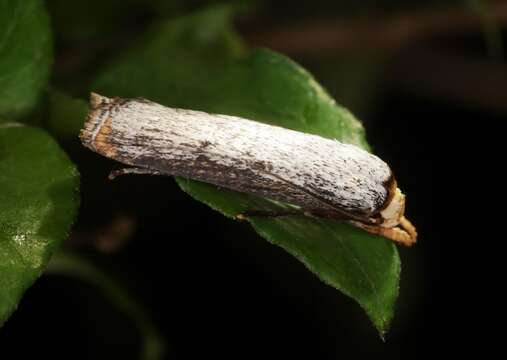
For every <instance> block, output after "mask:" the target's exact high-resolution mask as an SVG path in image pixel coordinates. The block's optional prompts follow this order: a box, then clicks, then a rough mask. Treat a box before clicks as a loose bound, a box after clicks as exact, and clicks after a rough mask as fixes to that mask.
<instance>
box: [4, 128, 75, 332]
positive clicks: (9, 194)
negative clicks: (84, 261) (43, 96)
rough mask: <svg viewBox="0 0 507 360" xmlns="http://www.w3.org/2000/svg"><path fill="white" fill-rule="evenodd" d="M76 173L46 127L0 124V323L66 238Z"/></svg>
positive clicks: (70, 220) (11, 310)
mask: <svg viewBox="0 0 507 360" xmlns="http://www.w3.org/2000/svg"><path fill="white" fill-rule="evenodd" d="M77 188H78V172H77V170H76V168H75V167H74V165H73V164H72V162H71V161H70V160H69V159H68V157H67V155H66V154H65V153H64V152H63V151H62V150H61V149H60V148H59V146H58V145H57V144H56V142H55V141H54V140H53V139H52V138H51V137H50V136H49V135H48V134H46V133H45V132H44V131H42V130H40V129H37V128H33V127H24V126H19V125H8V124H4V125H2V126H0V326H1V325H2V324H3V323H4V322H5V321H6V320H7V318H8V317H9V315H10V314H11V313H12V312H13V311H14V309H15V308H16V306H17V303H18V302H19V300H20V298H21V296H22V295H23V293H24V292H25V290H26V289H27V288H28V287H29V286H30V285H31V284H32V283H33V282H34V281H35V280H36V279H37V278H38V277H39V275H40V274H41V272H42V271H43V270H44V268H45V266H46V264H47V262H48V261H49V258H50V256H51V254H52V253H53V251H54V250H55V249H56V248H57V247H58V246H59V245H60V243H61V242H62V241H63V240H64V239H65V238H66V237H67V235H68V232H69V229H70V225H71V224H72V222H73V221H74V218H75V216H76V212H77V207H78V203H79V201H78V195H77Z"/></svg>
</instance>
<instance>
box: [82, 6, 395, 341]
mask: <svg viewBox="0 0 507 360" xmlns="http://www.w3.org/2000/svg"><path fill="white" fill-rule="evenodd" d="M229 16H230V11H229V8H223V7H216V8H211V9H209V10H207V11H202V12H199V13H196V14H193V15H192V16H187V17H184V18H179V19H177V20H174V21H171V22H168V23H163V24H159V25H157V26H156V27H155V28H154V29H152V30H151V31H150V32H149V33H148V34H147V35H146V38H144V39H141V41H140V42H139V43H138V44H136V45H134V46H133V47H132V49H131V50H130V51H128V52H127V53H126V54H124V55H123V56H121V57H120V58H118V59H117V60H116V61H115V62H113V63H112V64H111V65H110V66H109V67H108V68H106V69H105V70H104V71H103V72H102V73H101V74H100V75H99V76H98V77H97V79H96V81H95V82H94V85H93V87H92V90H93V91H97V92H99V93H102V94H104V95H108V96H123V97H138V96H142V97H145V98H148V99H150V100H153V101H157V102H160V103H162V104H165V105H167V106H173V107H182V108H191V109H198V110H205V111H209V112H217V113H223V114H231V115H238V116H243V117H246V118H250V119H255V120H258V121H262V122H266V123H271V124H277V125H281V126H285V127H288V128H292V129H295V130H300V131H305V132H310V133H314V134H319V135H322V136H325V137H329V138H336V139H339V140H342V141H345V142H348V143H353V144H357V145H359V146H362V147H364V148H368V146H367V144H366V141H365V138H364V130H363V128H362V127H361V125H360V123H359V122H358V121H357V120H356V119H355V118H354V117H353V116H352V115H351V114H350V113H349V112H348V111H347V110H345V109H344V108H342V107H340V106H338V105H336V104H335V103H334V101H333V100H332V99H331V98H330V97H329V96H328V95H327V93H326V92H325V91H324V90H323V89H322V88H321V87H320V86H319V84H318V83H317V82H316V81H315V80H314V79H313V78H312V77H311V76H310V75H309V74H308V73H307V72H306V71H305V70H303V69H302V68H301V67H299V66H298V65H297V64H295V63H294V62H293V61H291V60H290V59H288V58H286V57H284V56H282V55H279V54H276V53H274V52H271V51H268V50H257V51H254V52H252V53H251V54H249V55H248V56H245V55H244V52H243V51H242V46H241V43H240V42H239V40H238V39H237V37H236V36H235V35H234V33H233V32H232V30H231V26H230V19H229ZM177 181H178V183H179V185H180V186H181V187H182V188H183V189H184V190H185V191H186V192H187V193H189V194H190V195H192V196H193V197H194V198H196V199H198V200H200V201H202V202H204V203H206V204H207V205H209V206H210V207H212V208H214V209H216V210H218V211H220V212H222V213H223V214H224V215H227V216H231V217H232V216H234V215H236V214H238V213H239V212H242V211H244V210H256V209H260V210H265V209H270V210H276V209H280V208H284V207H286V206H289V205H284V204H280V203H278V202H274V201H271V200H267V199H262V198H258V197H254V196H250V195H246V194H239V193H235V192H232V191H227V190H222V189H217V188H216V186H212V185H209V184H204V183H199V182H196V181H191V180H187V179H177ZM250 222H251V223H252V225H253V226H254V228H255V229H256V230H257V232H258V233H259V234H261V235H262V236H263V237H265V238H266V239H268V240H269V241H271V242H272V243H274V244H276V245H279V246H282V247H283V248H284V249H286V250H287V251H288V252H290V253H291V254H293V255H294V256H296V257H297V258H298V259H299V260H301V261H302V262H303V263H304V264H305V265H306V266H307V267H308V268H309V269H310V270H312V271H313V272H315V273H316V274H317V275H318V276H319V277H320V278H321V279H322V280H323V281H325V282H326V283H328V284H330V285H331V286H334V287H335V288H337V289H339V290H341V291H342V292H343V293H345V294H347V295H349V296H351V297H352V298H354V299H355V300H356V301H358V302H359V304H360V305H361V306H362V307H363V308H364V309H365V311H366V312H367V313H368V315H369V316H370V318H371V319H372V321H373V323H374V324H375V326H376V327H377V329H378V330H379V332H380V334H381V335H383V334H384V333H385V332H386V331H387V328H388V325H389V322H390V320H391V318H392V316H393V308H394V302H395V300H396V297H397V294H398V281H399V272H400V261H399V257H398V253H397V251H396V247H395V246H394V245H393V244H392V243H391V242H389V241H388V240H386V239H384V238H380V237H376V236H373V235H370V234H368V233H365V232H363V231H361V230H358V229H356V228H354V227H352V226H349V225H348V224H345V223H340V222H333V221H324V220H317V219H310V218H299V217H297V218H296V217H285V218H276V219H266V218H263V219H259V218H252V219H250Z"/></svg>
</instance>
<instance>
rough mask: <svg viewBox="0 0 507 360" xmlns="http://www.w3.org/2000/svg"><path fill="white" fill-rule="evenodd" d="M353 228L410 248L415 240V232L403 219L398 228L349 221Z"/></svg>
mask: <svg viewBox="0 0 507 360" xmlns="http://www.w3.org/2000/svg"><path fill="white" fill-rule="evenodd" d="M351 222H352V223H353V224H354V225H355V226H357V227H359V228H361V229H363V230H366V231H367V232H369V233H370V234H375V235H380V236H383V237H385V238H388V239H389V240H392V241H394V242H396V243H399V244H402V245H405V246H412V245H414V244H415V242H416V239H417V232H415V228H414V226H413V225H412V224H410V222H409V221H408V220H407V219H405V218H404V217H403V218H402V220H401V221H400V227H392V228H385V227H382V226H374V225H373V226H372V225H366V224H363V223H360V222H357V221H351Z"/></svg>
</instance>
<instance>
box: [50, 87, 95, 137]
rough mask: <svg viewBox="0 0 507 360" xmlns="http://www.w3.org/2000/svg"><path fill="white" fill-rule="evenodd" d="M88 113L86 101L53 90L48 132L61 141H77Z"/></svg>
mask: <svg viewBox="0 0 507 360" xmlns="http://www.w3.org/2000/svg"><path fill="white" fill-rule="evenodd" d="M87 113H88V104H87V102H86V101H85V100H83V99H76V98H72V97H70V96H68V95H66V94H64V93H62V92H59V91H56V90H53V91H51V93H50V95H49V118H48V123H47V127H48V130H49V131H50V132H51V134H53V135H55V136H56V137H57V138H58V139H60V140H69V139H74V140H77V136H78V135H79V130H80V129H81V127H82V125H83V122H84V119H85V118H86V115H87Z"/></svg>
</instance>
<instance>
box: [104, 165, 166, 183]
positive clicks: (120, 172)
mask: <svg viewBox="0 0 507 360" xmlns="http://www.w3.org/2000/svg"><path fill="white" fill-rule="evenodd" d="M127 174H144V175H160V171H157V170H152V169H147V168H135V167H133V168H123V169H117V170H112V171H111V172H110V173H109V176H108V178H109V180H114V179H115V178H116V177H118V176H120V175H127Z"/></svg>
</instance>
